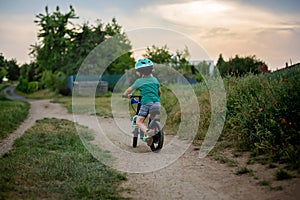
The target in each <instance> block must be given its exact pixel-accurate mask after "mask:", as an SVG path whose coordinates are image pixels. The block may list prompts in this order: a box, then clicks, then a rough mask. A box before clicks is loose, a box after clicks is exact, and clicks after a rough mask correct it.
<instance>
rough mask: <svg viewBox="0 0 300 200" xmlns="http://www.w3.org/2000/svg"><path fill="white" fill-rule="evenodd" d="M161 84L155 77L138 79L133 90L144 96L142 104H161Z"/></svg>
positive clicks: (133, 85)
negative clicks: (159, 91)
mask: <svg viewBox="0 0 300 200" xmlns="http://www.w3.org/2000/svg"><path fill="white" fill-rule="evenodd" d="M159 87H160V84H159V82H158V80H157V78H155V77H153V76H149V77H144V78H139V79H137V80H136V81H135V82H134V83H133V84H132V86H131V88H132V89H134V90H135V89H138V90H139V91H140V93H141V96H142V104H146V103H149V102H160V98H159V96H158V88H159Z"/></svg>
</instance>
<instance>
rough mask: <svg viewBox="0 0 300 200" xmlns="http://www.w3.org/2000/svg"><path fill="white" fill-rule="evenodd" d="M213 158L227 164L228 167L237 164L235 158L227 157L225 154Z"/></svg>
mask: <svg viewBox="0 0 300 200" xmlns="http://www.w3.org/2000/svg"><path fill="white" fill-rule="evenodd" d="M214 159H215V160H217V161H219V162H220V163H222V164H227V165H228V166H230V167H234V166H237V162H236V161H235V160H232V159H229V158H227V157H225V156H214Z"/></svg>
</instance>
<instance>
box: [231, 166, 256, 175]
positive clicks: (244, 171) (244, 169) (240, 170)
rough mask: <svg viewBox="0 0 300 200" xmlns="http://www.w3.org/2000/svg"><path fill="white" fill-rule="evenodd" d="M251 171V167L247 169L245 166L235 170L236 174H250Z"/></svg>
mask: <svg viewBox="0 0 300 200" xmlns="http://www.w3.org/2000/svg"><path fill="white" fill-rule="evenodd" d="M252 173H253V171H252V170H251V169H248V168H247V167H242V168H239V169H238V170H237V171H236V173H235V174H236V175H242V174H252Z"/></svg>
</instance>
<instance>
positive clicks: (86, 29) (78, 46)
mask: <svg viewBox="0 0 300 200" xmlns="http://www.w3.org/2000/svg"><path fill="white" fill-rule="evenodd" d="M104 40H105V31H104V30H103V24H102V23H98V25H97V26H91V25H89V24H88V23H84V24H83V25H82V26H81V27H80V30H79V31H76V32H74V34H73V38H72V47H71V48H70V51H69V52H68V54H67V56H66V57H67V58H66V59H67V60H68V62H67V66H66V67H65V68H64V69H63V70H62V71H63V72H65V73H66V74H70V75H71V74H77V72H78V69H79V67H80V65H81V64H82V62H83V60H84V59H85V58H86V57H87V55H88V54H89V53H90V52H91V51H92V50H93V49H94V48H95V47H96V46H97V45H99V44H100V43H101V42H103V41H104Z"/></svg>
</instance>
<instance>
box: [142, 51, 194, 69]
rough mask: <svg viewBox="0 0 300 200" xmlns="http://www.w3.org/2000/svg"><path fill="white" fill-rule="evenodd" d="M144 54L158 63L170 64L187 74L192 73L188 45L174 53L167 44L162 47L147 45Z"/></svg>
mask: <svg viewBox="0 0 300 200" xmlns="http://www.w3.org/2000/svg"><path fill="white" fill-rule="evenodd" d="M143 56H145V57H147V58H149V59H150V60H152V61H153V62H154V63H157V64H170V65H172V66H173V67H174V68H175V69H177V70H178V71H180V72H181V73H183V74H185V75H188V74H191V71H192V70H191V66H190V64H189V61H188V58H189V56H190V54H189V51H188V48H187V47H185V49H184V50H183V51H180V50H176V54H175V55H174V54H173V53H172V52H171V51H170V50H169V48H168V47H167V45H164V46H162V47H158V46H155V45H152V47H151V48H150V47H147V49H146V53H145V54H143Z"/></svg>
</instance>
